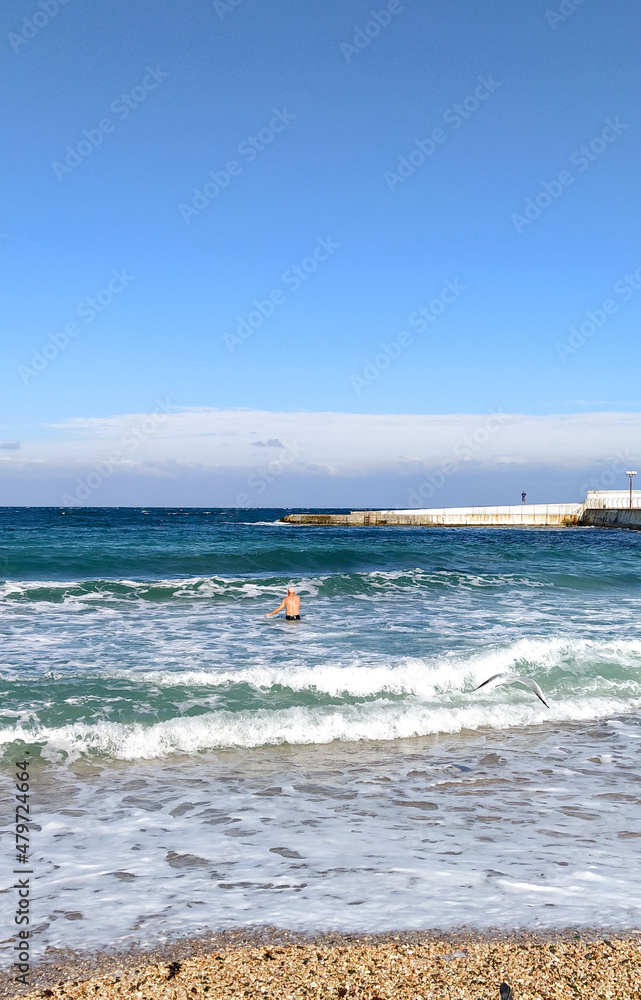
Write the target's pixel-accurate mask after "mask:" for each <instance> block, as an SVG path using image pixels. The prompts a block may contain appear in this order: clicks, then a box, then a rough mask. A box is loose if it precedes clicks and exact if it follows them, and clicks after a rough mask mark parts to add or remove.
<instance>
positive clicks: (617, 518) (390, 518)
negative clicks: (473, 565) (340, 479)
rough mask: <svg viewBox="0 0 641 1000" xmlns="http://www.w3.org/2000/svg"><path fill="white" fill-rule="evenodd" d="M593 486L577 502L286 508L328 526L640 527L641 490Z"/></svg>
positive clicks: (289, 518)
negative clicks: (337, 510)
mask: <svg viewBox="0 0 641 1000" xmlns="http://www.w3.org/2000/svg"><path fill="white" fill-rule="evenodd" d="M632 500H633V506H632V508H630V506H629V504H630V498H629V494H628V493H627V492H623V491H617V490H598V491H597V490H593V491H590V492H589V493H588V495H587V497H586V499H585V500H584V501H583V502H581V503H554V504H518V505H514V506H497V507H432V508H425V509H409V510H354V511H350V513H349V514H327V513H322V514H315V513H301V514H287V515H286V516H285V517H282V518H281V521H286V522H287V523H288V524H298V525H316V526H319V527H321V526H328V527H349V526H355V527H373V526H380V527H388V526H392V525H398V526H406V527H412V526H414V527H452V528H455V527H495V528H501V527H502V528H519V527H581V526H586V527H595V528H636V529H637V530H641V491H635V493H633V498H632Z"/></svg>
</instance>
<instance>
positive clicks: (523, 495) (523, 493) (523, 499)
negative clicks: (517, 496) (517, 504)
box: [521, 490, 527, 503]
mask: <svg viewBox="0 0 641 1000" xmlns="http://www.w3.org/2000/svg"><path fill="white" fill-rule="evenodd" d="M526 496H527V493H526V492H525V490H523V492H522V493H521V503H525V498H526Z"/></svg>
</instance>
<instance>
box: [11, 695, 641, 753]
mask: <svg viewBox="0 0 641 1000" xmlns="http://www.w3.org/2000/svg"><path fill="white" fill-rule="evenodd" d="M640 707H641V697H639V698H636V699H628V700H626V701H625V702H623V701H622V700H620V699H616V698H605V697H597V698H583V697H580V696H577V697H572V698H566V699H565V700H564V701H563V702H562V703H559V704H554V705H553V706H552V708H551V709H550V710H548V709H546V708H544V707H543V706H542V705H540V704H539V703H538V702H536V701H535V700H531V701H530V700H528V701H526V700H525V693H524V699H523V700H518V701H517V700H514V701H512V702H511V703H505V702H502V703H501V702H483V701H481V700H477V699H475V700H474V701H472V700H471V699H468V700H467V701H466V702H465V703H462V704H450V705H447V704H445V705H441V706H439V705H436V704H434V705H420V704H406V703H405V704H398V703H393V702H385V701H384V700H383V699H378V700H377V701H375V702H371V703H369V704H364V705H363V704H360V705H341V706H337V707H327V706H323V707H317V708H308V707H301V706H296V707H291V708H286V709H277V710H270V709H258V710H255V711H248V710H246V711H240V712H229V711H217V712H210V713H207V714H205V715H200V716H190V717H185V716H179V717H177V718H173V719H170V720H168V721H164V722H159V723H156V724H155V725H151V726H145V725H141V724H139V723H133V724H126V723H115V722H98V723H96V724H94V725H88V724H86V723H73V724H70V725H66V726H61V727H58V728H47V727H43V726H38V727H35V726H34V727H24V726H15V727H7V728H6V729H5V730H4V731H3V733H2V736H1V742H2V743H5V744H6V743H12V742H14V741H16V740H23V741H25V742H27V743H31V744H33V743H36V744H40V745H41V746H43V747H44V750H43V756H45V758H47V759H51V760H55V759H59V758H62V757H68V758H70V759H74V758H77V757H78V756H81V755H84V754H98V755H101V756H102V755H105V756H108V757H111V758H113V759H116V760H149V759H154V758H159V757H167V756H169V755H171V754H176V753H188V754H193V753H198V752H199V751H203V750H213V749H220V748H226V747H245V748H251V747H260V746H267V745H278V744H284V743H288V744H293V745H296V744H298V745H310V744H325V743H331V742H333V741H335V740H340V741H343V742H356V741H364V740H367V741H387V740H396V739H407V738H411V737H416V736H429V735H434V734H438V733H457V732H461V731H463V730H479V729H483V728H489V729H499V730H507V729H512V728H515V727H525V726H532V725H537V724H541V723H544V722H545V723H549V722H556V723H559V722H579V721H583V722H585V721H589V720H594V719H602V718H608V717H610V716H613V715H624V714H625V713H626V712H631V711H634V712H636V711H638V710H639V708H640Z"/></svg>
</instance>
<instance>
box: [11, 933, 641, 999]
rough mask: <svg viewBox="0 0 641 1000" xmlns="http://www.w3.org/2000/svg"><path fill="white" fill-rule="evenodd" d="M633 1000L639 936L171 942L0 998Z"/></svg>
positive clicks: (57, 971)
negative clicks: (503, 991) (502, 997)
mask: <svg viewBox="0 0 641 1000" xmlns="http://www.w3.org/2000/svg"><path fill="white" fill-rule="evenodd" d="M502 982H506V983H508V984H509V985H510V986H511V987H512V988H513V991H514V1000H557V998H559V1000H561V998H562V1000H565V998H577V997H578V998H581V1000H606V998H607V1000H610V998H613V1000H633V998H636V997H640V998H641V932H629V933H626V934H618V935H606V936H604V935H600V934H598V933H597V932H595V933H586V932H574V931H567V932H565V933H563V934H556V935H545V936H544V935H536V934H531V933H522V934H519V935H515V936H506V935H491V934H488V935H479V934H471V933H458V934H447V935H440V934H438V933H437V932H433V933H425V932H420V933H418V932H416V933H403V934H386V935H361V936H347V935H343V936H337V935H326V936H321V937H315V938H313V939H311V938H303V937H297V936H296V935H293V934H288V933H286V932H278V931H260V932H256V934H254V935H253V937H250V936H248V935H247V933H246V932H238V933H237V934H234V933H229V934H226V935H221V936H218V937H215V938H214V937H212V938H209V939H207V938H203V939H200V940H198V941H193V940H192V941H183V942H180V943H175V944H174V945H172V946H171V947H167V948H166V949H165V950H164V951H163V952H162V953H161V952H160V951H156V952H141V951H130V952H128V953H126V954H124V955H111V956H109V955H94V956H91V957H88V956H79V955H78V954H64V953H59V954H58V955H52V956H51V959H50V961H49V964H48V965H42V966H40V967H39V969H38V970H34V972H33V973H32V975H31V977H30V986H29V988H28V989H26V990H25V987H22V986H19V984H15V982H12V980H11V979H9V978H8V977H7V976H6V974H3V982H2V992H1V993H0V995H2V996H7V997H8V996H15V995H22V996H25V997H29V998H34V1000H35V998H36V997H37V998H38V1000H40V998H42V997H43V996H46V997H52V996H53V997H64V998H72V1000H76V998H82V997H91V996H95V997H100V998H103V997H104V998H106V1000H111V998H116V997H123V998H124V997H127V998H132V997H141V998H150V1000H151V998H159V1000H160V998H162V1000H179V998H180V1000H183V998H189V1000H191V998H195V997H208V998H210V1000H211V998H216V1000H231V998H234V1000H236V998H245V997H249V998H252V1000H253V998H260V1000H264V998H265V997H275V998H279V1000H280V998H282V1000H288V998H294V997H296V998H298V997H301V996H309V997H319V998H326V997H327V998H329V997H337V998H340V997H354V998H358V1000H377V998H378V1000H423V998H425V1000H427V998H430V1000H432V998H439V997H443V998H445V997H447V998H457V1000H494V998H498V997H499V986H500V984H501V983H502Z"/></svg>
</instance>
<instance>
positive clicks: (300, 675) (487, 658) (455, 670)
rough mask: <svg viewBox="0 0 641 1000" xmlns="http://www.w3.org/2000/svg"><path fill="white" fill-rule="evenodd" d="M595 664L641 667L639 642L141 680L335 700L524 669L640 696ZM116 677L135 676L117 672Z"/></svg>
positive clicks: (426, 691)
mask: <svg viewBox="0 0 641 1000" xmlns="http://www.w3.org/2000/svg"><path fill="white" fill-rule="evenodd" d="M595 663H606V664H607V663H611V664H615V665H617V666H628V667H630V668H638V667H639V666H641V640H620V641H615V642H595V641H590V640H584V639H567V638H564V639H561V638H558V639H520V640H518V641H517V642H514V643H506V644H505V645H504V646H501V647H492V648H491V649H489V650H487V651H483V652H480V653H476V654H474V655H468V656H459V657H443V656H441V657H436V658H434V659H431V660H430V659H420V658H416V657H404V658H400V659H396V660H388V661H387V662H363V658H362V657H360V658H358V659H357V660H356V662H351V663H343V664H341V663H325V664H322V663H321V664H317V665H306V664H291V665H286V666H276V665H274V664H270V663H264V664H258V665H256V666H252V667H241V668H237V669H233V670H225V669H219V668H218V669H212V670H176V671H168V670H152V671H145V672H144V673H141V674H140V675H139V678H140V680H142V681H144V682H147V683H150V684H157V685H158V686H161V687H174V686H177V685H187V686H192V685H195V686H203V687H215V688H217V687H227V686H229V685H232V684H247V685H249V686H250V687H252V688H255V689H257V690H271V689H273V688H275V687H282V688H288V689H289V690H291V691H296V692H302V691H317V692H321V693H323V694H327V695H329V696H331V697H340V696H342V695H349V696H352V697H373V696H375V695H377V694H394V695H413V696H417V697H420V698H432V697H434V696H435V695H438V694H443V693H447V692H455V691H460V692H462V691H465V690H468V691H469V690H471V689H472V688H474V687H476V686H477V685H478V684H479V683H481V682H482V681H483V680H485V679H486V678H487V677H490V676H491V675H492V674H495V673H500V672H510V671H515V670H522V671H524V672H527V673H528V674H529V675H530V676H533V677H534V676H536V678H538V679H539V680H540V679H541V678H542V677H543V678H544V677H545V676H546V675H547V674H549V673H550V672H551V671H553V670H555V669H558V668H562V669H563V670H564V671H567V672H569V673H571V674H577V675H578V676H579V677H584V678H585V683H586V684H588V685H590V686H591V687H592V688H593V689H594V690H596V691H598V690H599V688H600V686H603V687H607V688H609V689H618V688H620V687H621V686H622V685H623V684H625V686H626V690H627V691H628V692H629V693H630V694H634V693H637V692H639V693H641V683H639V684H637V682H636V680H634V679H630V678H622V677H618V678H606V677H602V676H601V674H599V675H597V676H591V675H590V671H591V670H594V665H595ZM119 676H127V677H129V678H130V677H131V674H130V673H128V674H125V673H124V672H122V673H120V674H119Z"/></svg>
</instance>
